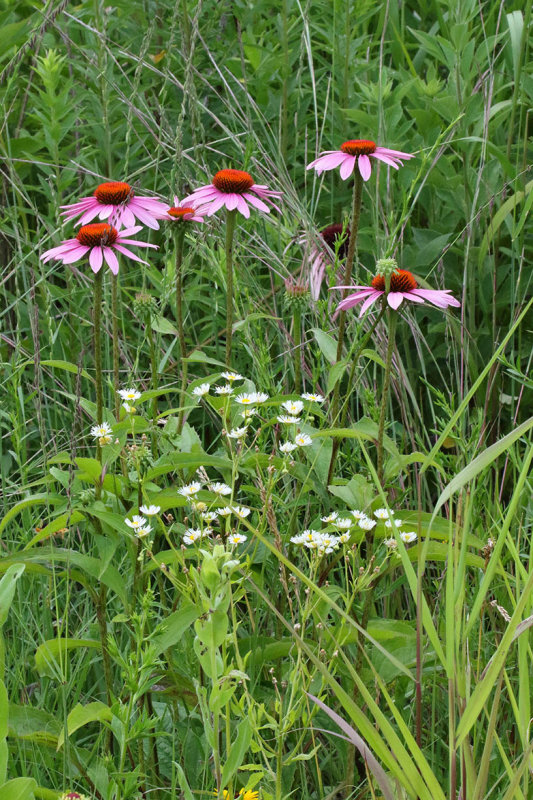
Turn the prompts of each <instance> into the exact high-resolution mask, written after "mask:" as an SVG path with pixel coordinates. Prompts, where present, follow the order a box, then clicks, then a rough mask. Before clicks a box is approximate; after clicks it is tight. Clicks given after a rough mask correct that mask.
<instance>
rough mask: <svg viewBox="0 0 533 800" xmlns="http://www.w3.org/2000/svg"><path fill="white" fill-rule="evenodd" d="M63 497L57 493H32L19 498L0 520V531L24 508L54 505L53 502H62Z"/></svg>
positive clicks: (63, 500)
mask: <svg viewBox="0 0 533 800" xmlns="http://www.w3.org/2000/svg"><path fill="white" fill-rule="evenodd" d="M64 502H65V498H64V497H60V496H59V495H52V494H46V493H45V494H33V495H32V496H31V497H26V499H25V500H20V501H19V502H18V503H16V504H15V505H14V506H13V508H10V509H9V511H8V512H7V514H6V515H5V517H4V518H3V519H2V521H1V522H0V533H2V531H3V530H4V528H5V527H6V525H7V524H8V523H9V522H11V520H12V519H13V518H14V517H16V516H17V514H19V513H20V512H21V511H23V510H24V509H25V508H31V507H32V506H46V505H54V504H55V503H64Z"/></svg>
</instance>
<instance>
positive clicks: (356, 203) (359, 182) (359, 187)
mask: <svg viewBox="0 0 533 800" xmlns="http://www.w3.org/2000/svg"><path fill="white" fill-rule="evenodd" d="M362 199H363V178H362V177H361V173H360V172H359V170H358V169H357V165H356V171H355V180H354V184H353V199H352V224H351V226H350V241H349V242H348V255H347V256H346V264H345V267H344V283H345V284H346V285H348V284H349V283H350V281H351V279H352V270H353V262H354V256H355V245H356V242H357V232H358V230H359V218H360V216H361V202H362ZM358 274H359V270H357V269H356V271H355V280H356V283H357V281H358V279H359V278H358ZM349 291H350V290H349V289H343V291H342V299H343V300H344V298H345V297H347V296H348V292H349ZM345 328H346V311H341V312H340V313H339V341H338V343H337V361H340V360H341V358H342V347H343V344H344V331H345Z"/></svg>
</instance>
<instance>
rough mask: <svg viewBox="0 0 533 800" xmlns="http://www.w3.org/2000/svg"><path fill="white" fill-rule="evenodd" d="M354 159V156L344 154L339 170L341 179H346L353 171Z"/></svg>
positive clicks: (355, 159)
mask: <svg viewBox="0 0 533 800" xmlns="http://www.w3.org/2000/svg"><path fill="white" fill-rule="evenodd" d="M356 161H357V158H356V157H355V156H350V155H346V154H345V156H344V161H343V162H342V164H341V168H340V170H339V174H340V176H341V178H342V180H343V181H345V180H347V179H348V178H349V177H350V175H351V174H352V172H353V171H354V168H355V162H356Z"/></svg>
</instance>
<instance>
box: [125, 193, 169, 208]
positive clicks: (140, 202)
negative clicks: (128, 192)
mask: <svg viewBox="0 0 533 800" xmlns="http://www.w3.org/2000/svg"><path fill="white" fill-rule="evenodd" d="M129 205H135V206H140V207H141V208H144V209H145V211H154V212H159V211H161V212H163V210H164V209H165V207H166V204H165V203H163V201H162V200H158V198H157V197H142V196H139V195H135V196H134V197H133V198H132V199H131V200H130V201H129Z"/></svg>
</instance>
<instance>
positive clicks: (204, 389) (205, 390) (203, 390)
mask: <svg viewBox="0 0 533 800" xmlns="http://www.w3.org/2000/svg"><path fill="white" fill-rule="evenodd" d="M191 394H192V395H194V396H195V397H197V398H198V402H200V400H201V399H202V397H204V396H205V395H206V394H209V384H208V383H201V384H200V386H195V387H194V389H193V390H192V392H191Z"/></svg>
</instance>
